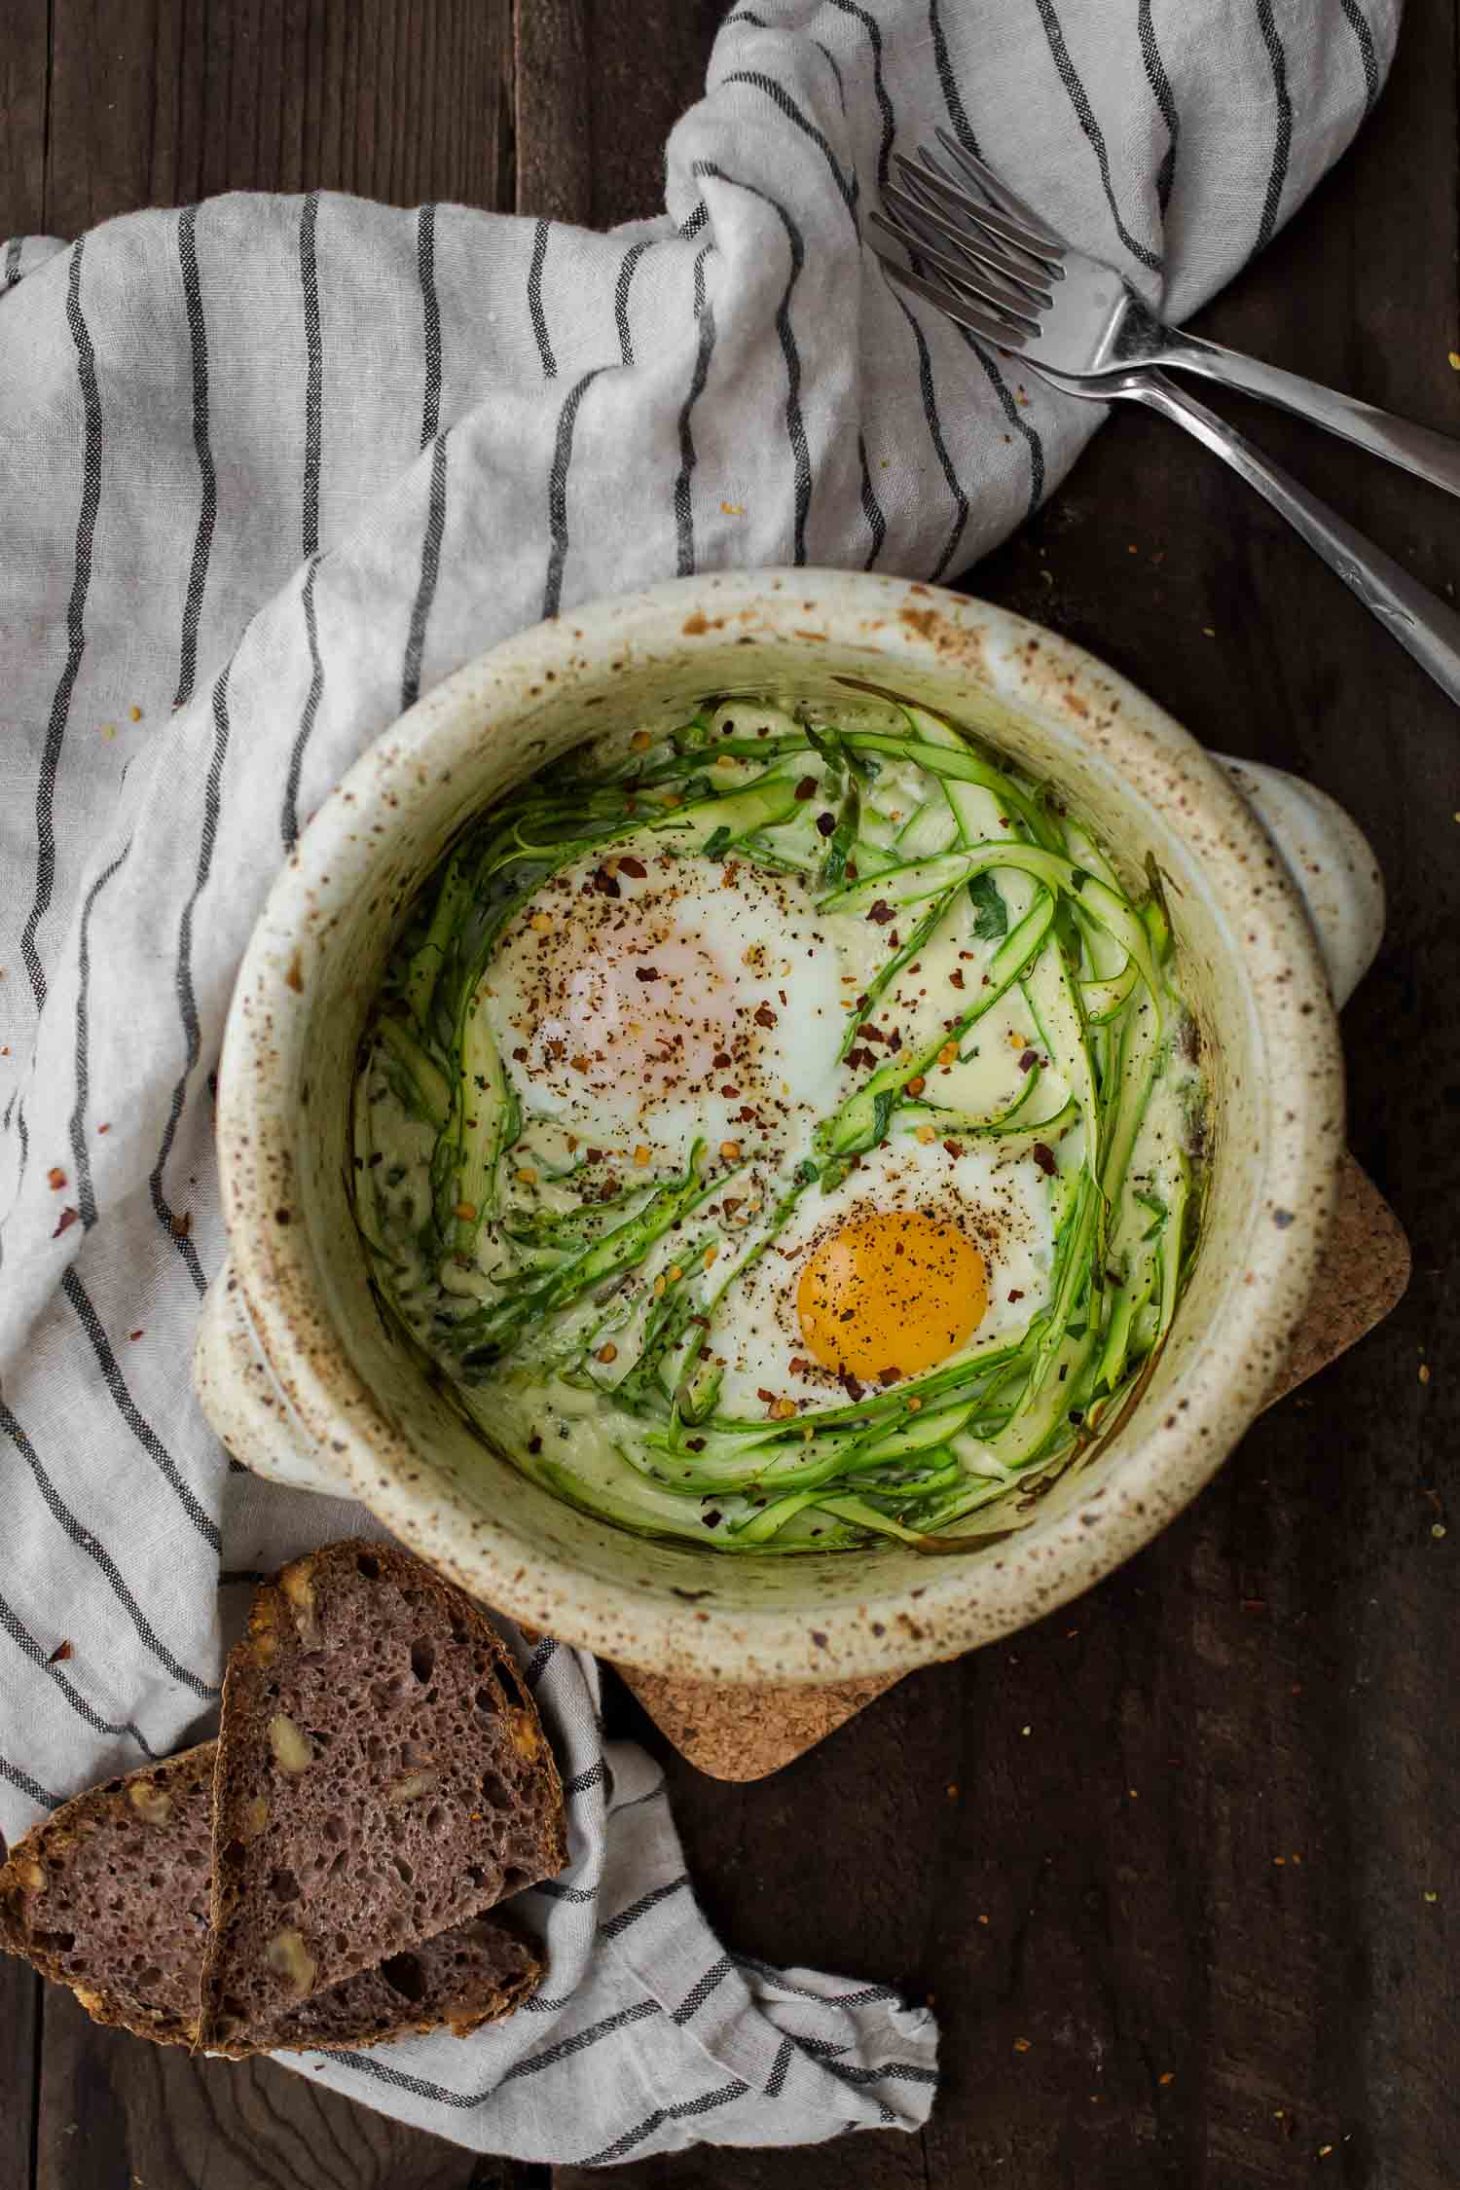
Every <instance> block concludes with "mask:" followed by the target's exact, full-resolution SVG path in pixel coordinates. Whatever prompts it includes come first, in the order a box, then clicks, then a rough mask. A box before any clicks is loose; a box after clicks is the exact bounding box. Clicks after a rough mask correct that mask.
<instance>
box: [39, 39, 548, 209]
mask: <svg viewBox="0 0 1460 2190" xmlns="http://www.w3.org/2000/svg"><path fill="white" fill-rule="evenodd" d="M4 12H5V36H4V40H3V47H4V48H5V50H4V52H3V57H0V72H3V74H0V85H3V86H4V87H5V92H6V99H5V106H4V108H3V109H0V182H11V183H12V187H14V183H13V179H12V178H13V176H14V174H15V173H17V172H18V174H19V177H20V179H21V180H22V181H25V180H27V179H29V180H30V194H29V197H28V198H23V199H22V202H23V203H24V204H25V205H26V206H27V207H28V208H30V210H28V211H27V213H26V217H25V220H24V223H23V225H24V226H26V227H32V228H44V229H45V230H47V231H49V232H50V233H52V234H56V235H62V236H70V235H74V234H76V233H77V231H78V230H80V229H82V228H85V227H87V226H88V225H90V224H91V223H93V222H95V221H99V220H105V219H107V218H108V217H109V216H110V215H112V214H114V213H119V212H124V211H129V210H130V209H131V208H132V207H134V206H138V205H147V204H155V205H177V204H183V203H185V202H187V201H189V200H191V199H195V198H200V197H204V196H209V195H212V194H213V193H215V192H217V191H221V190H234V189H255V190H303V189H310V188H318V189H325V190H350V191H356V192H358V193H360V194H361V195H363V196H367V197H375V198H384V199H386V200H388V201H390V202H392V203H395V204H401V205H412V204H416V203H418V202H419V201H420V200H422V199H426V198H461V199H464V200H466V201H467V202H468V203H471V204H475V205H484V206H500V205H510V204H511V202H512V140H513V116H512V67H511V50H512V9H511V0H471V4H467V0H452V4H448V0H310V4H308V5H296V4H293V0H231V4H230V5H227V6H213V7H208V8H203V7H199V6H198V5H196V4H195V0H7V6H6V9H5V11H4ZM48 49H49V56H50V62H49V79H48V81H46V79H45V75H44V62H45V57H46V54H47V51H48ZM37 55H38V56H39V62H37V59H36V58H35V57H36V56H37ZM26 56H30V57H31V58H30V59H29V62H28V63H27V60H26V58H25V57H26ZM38 66H39V67H40V68H41V71H42V79H41V80H42V84H43V85H44V92H45V96H44V101H43V107H44V111H43V113H42V114H40V115H38V113H37V106H38V99H37V89H36V82H35V79H36V74H37V67H38ZM12 77H13V78H14V79H15V84H16V97H15V103H14V104H13V105H12V102H11V96H10V83H11V79H12ZM38 120H39V121H40V124H41V126H40V128H39V131H38V130H37V121H38ZM38 147H39V158H38ZM37 171H38V172H39V174H40V179H41V188H40V190H39V192H38V193H37V192H36V190H35V188H34V179H33V178H34V176H35V174H36V172H37Z"/></svg>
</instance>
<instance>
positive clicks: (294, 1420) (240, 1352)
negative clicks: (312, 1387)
mask: <svg viewBox="0 0 1460 2190" xmlns="http://www.w3.org/2000/svg"><path fill="white" fill-rule="evenodd" d="M193 1386H194V1389H195V1390H196V1392H197V1395H198V1404H199V1405H200V1406H201V1408H202V1410H203V1412H204V1414H205V1415H206V1416H207V1418H208V1424H209V1427H210V1428H211V1429H212V1431H213V1434H214V1435H215V1436H216V1437H217V1438H218V1439H219V1440H220V1441H221V1442H222V1443H223V1444H224V1445H226V1446H227V1448H228V1450H229V1451H230V1452H231V1453H232V1454H233V1457H234V1459H235V1460H241V1461H242V1462H243V1464H244V1466H245V1467H246V1468H250V1469H251V1470H252V1471H253V1473H254V1474H255V1475H264V1476H267V1477H268V1479H269V1481H270V1482H273V1483H286V1484H287V1485H288V1486H289V1488H290V1489H291V1490H313V1491H321V1492H324V1493H326V1494H327V1495H328V1496H330V1497H332V1498H338V1497H341V1496H348V1495H349V1493H348V1491H347V1490H346V1487H345V1485H344V1484H343V1483H341V1482H340V1481H339V1480H338V1478H337V1477H335V1476H333V1475H331V1473H330V1472H329V1470H328V1468H326V1467H325V1466H323V1465H322V1463H321V1462H320V1461H319V1460H318V1459H317V1458H316V1456H315V1445H314V1440H313V1439H312V1438H311V1437H310V1435H309V1432H308V1431H307V1430H306V1429H305V1427H304V1424H303V1423H302V1422H301V1421H300V1420H299V1417H298V1415H297V1414H296V1413H295V1411H294V1408H293V1406H292V1405H291V1404H290V1401H289V1397H288V1394H287V1393H286V1392H285V1391H284V1389H283V1387H282V1386H281V1385H280V1383H279V1380H278V1378H277V1377H276V1376H275V1375H274V1372H273V1370H272V1369H271V1368H270V1366H269V1363H268V1360H267V1358H266V1356H265V1354H264V1350H263V1348H262V1346H260V1344H259V1342H258V1337H257V1335H256V1333H255V1331H254V1327H253V1319H252V1317H251V1316H250V1315H249V1312H248V1303H247V1301H246V1300H245V1299H244V1297H243V1287H242V1286H241V1285H240V1284H239V1282H238V1278H237V1275H236V1273H235V1271H234V1269H233V1265H232V1263H230V1262H225V1263H224V1265H223V1267H222V1269H221V1270H220V1271H219V1272H218V1275H217V1277H215V1278H214V1280H213V1282H212V1284H211V1285H210V1286H209V1287H208V1291H207V1295H206V1297H205V1298H204V1301H203V1312H202V1315H201V1317H200V1318H199V1322H198V1339H197V1345H196V1347H195V1348H194V1351H193Z"/></svg>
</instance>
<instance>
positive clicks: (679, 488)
mask: <svg viewBox="0 0 1460 2190" xmlns="http://www.w3.org/2000/svg"><path fill="white" fill-rule="evenodd" d="M713 249H714V245H713V244H709V243H707V244H705V245H704V246H703V247H702V249H701V250H699V251H698V252H697V253H696V254H695V276H694V316H695V324H696V326H697V327H698V328H699V342H698V344H697V346H696V349H695V362H694V371H693V373H692V374H691V375H690V383H689V392H688V394H687V395H686V396H685V399H684V402H683V403H682V404H681V405H680V411H679V476H678V478H677V479H676V480H675V482H674V530H675V540H676V558H675V568H676V575H677V576H679V577H681V578H688V577H690V576H691V575H692V573H693V571H694V567H695V526H694V504H693V502H692V500H691V497H690V482H691V480H692V479H693V477H694V469H695V464H696V462H697V461H698V459H697V456H696V452H695V443H694V434H693V432H692V431H691V427H690V420H691V417H692V416H693V413H694V407H695V405H696V403H698V401H699V399H700V397H701V396H702V395H703V394H704V392H705V382H706V381H707V380H708V379H709V377H710V357H711V354H712V352H713V350H714V347H715V311H714V306H713V305H712V304H711V303H710V299H709V292H708V290H707V289H706V286H705V260H706V259H707V258H708V257H709V255H710V253H711V251H712V250H713Z"/></svg>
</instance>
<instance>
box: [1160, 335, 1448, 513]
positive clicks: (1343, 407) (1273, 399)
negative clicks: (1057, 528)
mask: <svg viewBox="0 0 1460 2190" xmlns="http://www.w3.org/2000/svg"><path fill="white" fill-rule="evenodd" d="M1153 362H1155V363H1157V364H1160V365H1175V366H1178V367H1180V369H1181V370H1182V371H1183V372H1189V373H1201V374H1203V375H1204V376H1205V378H1206V379H1208V380H1217V381H1220V382H1221V384H1222V385H1223V387H1227V388H1240V389H1241V390H1242V391H1243V393H1244V394H1246V395H1256V396H1261V397H1262V399H1263V401H1264V402H1267V403H1276V404H1278V405H1279V406H1280V408H1281V409H1283V410H1285V411H1296V412H1297V414H1298V416H1299V417H1300V418H1307V419H1311V420H1312V422H1313V424H1314V425H1315V426H1326V427H1327V428H1328V430H1329V432H1330V433H1336V434H1339V435H1341V436H1342V438H1343V439H1344V440H1345V441H1353V442H1356V443H1357V444H1358V446H1359V447H1360V448H1361V449H1367V450H1368V451H1369V453H1370V455H1371V456H1383V457H1386V458H1387V459H1388V461H1389V462H1390V463H1391V464H1398V465H1399V466H1400V468H1401V469H1402V470H1404V471H1409V472H1413V473H1414V474H1415V476H1416V477H1417V478H1419V479H1428V481H1429V482H1430V484H1431V486H1434V487H1443V488H1444V489H1445V491H1446V493H1447V494H1460V441H1455V440H1452V439H1451V437H1450V436H1449V434H1444V433H1435V432H1433V431H1432V430H1431V428H1430V427H1428V426H1416V425H1413V424H1411V422H1410V421H1409V420H1408V419H1407V418H1394V417H1392V416H1391V414H1390V413H1389V412H1388V411H1381V410H1376V409H1375V407H1374V405H1373V404H1372V403H1360V402H1359V401H1358V400H1357V398H1356V397H1354V396H1351V395H1340V394H1339V392H1338V390H1337V389H1336V388H1325V387H1323V386H1322V385H1321V383H1320V382H1318V381H1316V380H1305V379H1304V378H1303V376H1302V374H1301V373H1286V372H1284V371H1283V369H1282V367H1281V366H1280V365H1265V364H1264V363H1263V361H1262V360H1261V358H1256V357H1244V356H1243V355H1242V353H1241V351H1240V350H1224V349H1223V348H1222V347H1221V345H1220V343H1216V342H1203V341H1201V340H1200V339H1199V338H1198V337H1197V336H1195V335H1172V336H1170V337H1168V339H1167V341H1166V342H1165V343H1163V345H1162V348H1161V351H1160V355H1159V357H1158V358H1156V359H1155V360H1154V361H1153Z"/></svg>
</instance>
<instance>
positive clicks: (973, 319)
mask: <svg viewBox="0 0 1460 2190" xmlns="http://www.w3.org/2000/svg"><path fill="white" fill-rule="evenodd" d="M873 248H874V250H875V249H876V246H875V245H874V246H873ZM877 257H878V259H879V260H880V261H881V264H882V266H883V267H884V269H885V270H886V272H887V273H888V274H889V275H890V276H891V278H892V279H893V280H894V281H895V282H898V283H900V284H901V286H902V287H903V288H904V289H911V291H912V292H913V295H914V296H918V297H926V298H927V300H928V302H929V304H934V305H936V306H937V308H938V310H939V311H940V312H942V313H943V315H944V317H945V318H947V319H951V320H953V321H954V322H955V323H956V324H957V325H958V326H960V327H966V328H967V329H968V331H969V333H970V334H972V335H977V336H978V338H979V340H980V341H981V342H987V343H990V344H992V346H993V348H994V349H996V350H1018V349H1019V347H1020V342H1019V338H1018V337H1017V336H1011V335H1010V333H1009V331H1008V329H1007V328H1006V327H1003V326H1001V325H1000V324H999V322H998V321H996V320H993V319H990V318H988V317H987V316H986V314H984V313H982V312H979V311H977V310H975V308H974V307H973V306H972V305H971V304H965V303H964V302H963V300H962V298H961V297H958V296H955V295H954V294H953V292H952V291H951V290H948V289H940V288H938V287H937V286H936V285H935V284H934V283H933V282H931V281H924V280H923V278H922V276H921V274H914V273H912V272H911V271H910V270H909V269H908V268H907V267H906V266H901V265H899V264H898V262H897V260H896V259H889V258H884V257H883V255H882V253H881V252H880V251H878V252H877Z"/></svg>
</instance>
